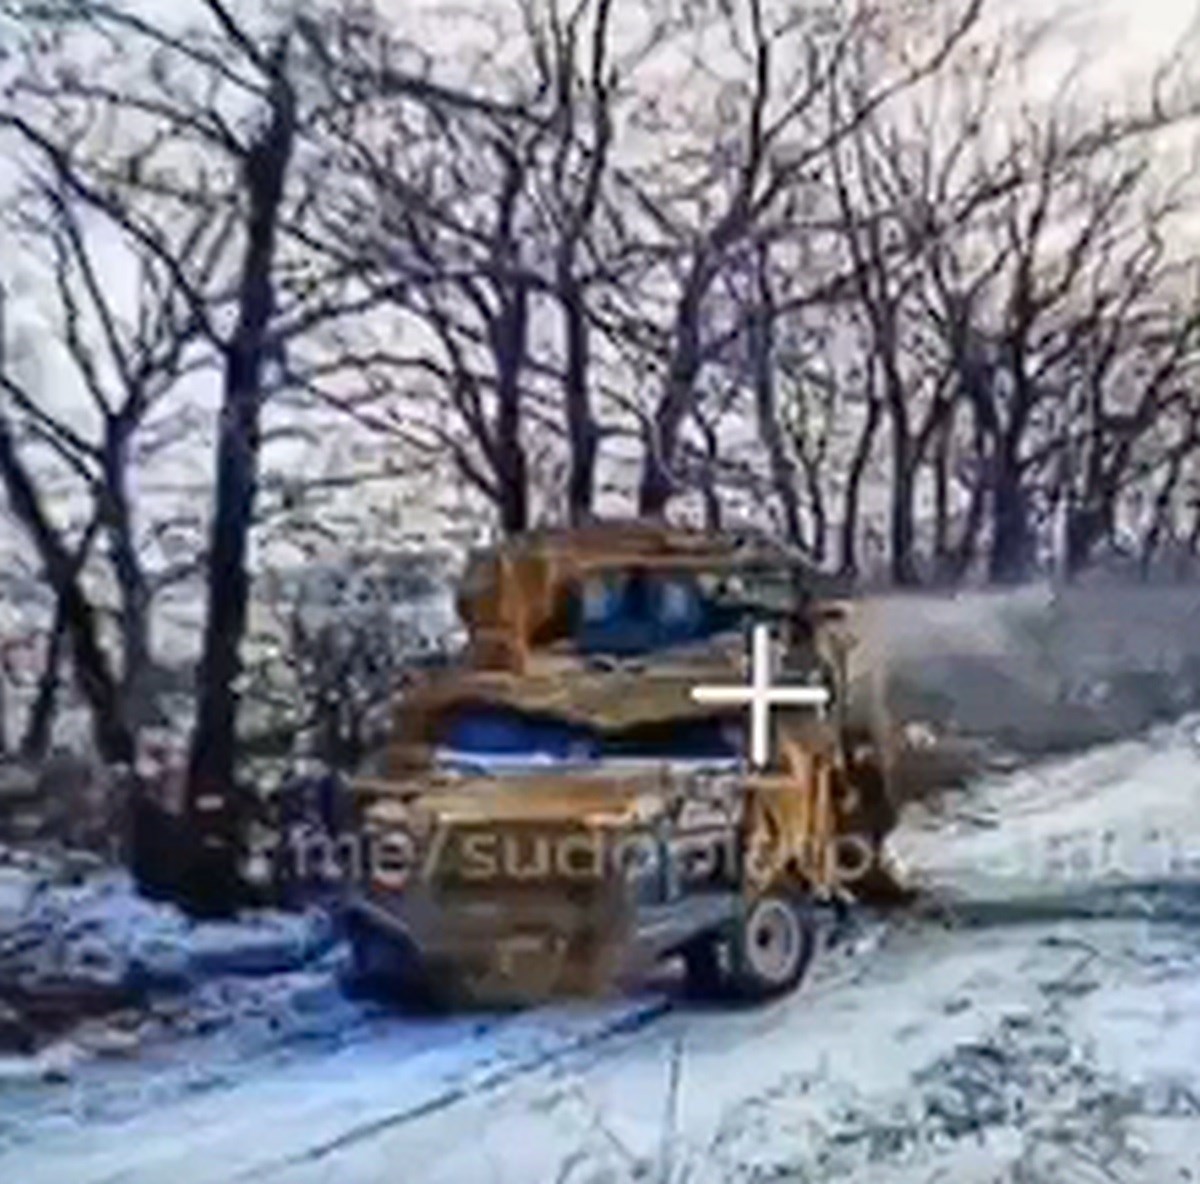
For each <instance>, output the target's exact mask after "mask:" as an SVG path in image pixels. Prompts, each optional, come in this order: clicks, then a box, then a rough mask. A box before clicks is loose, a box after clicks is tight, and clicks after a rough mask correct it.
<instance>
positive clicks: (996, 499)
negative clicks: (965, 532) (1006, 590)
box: [988, 446, 1032, 584]
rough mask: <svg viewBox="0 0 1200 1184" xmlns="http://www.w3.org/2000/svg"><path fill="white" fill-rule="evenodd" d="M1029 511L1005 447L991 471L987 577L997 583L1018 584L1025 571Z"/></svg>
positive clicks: (1014, 461)
mask: <svg viewBox="0 0 1200 1184" xmlns="http://www.w3.org/2000/svg"><path fill="white" fill-rule="evenodd" d="M1030 544H1031V540H1030V534H1029V514H1028V505H1027V501H1026V496H1025V490H1024V488H1023V487H1022V484H1021V478H1020V474H1019V472H1018V471H1017V464H1016V458H1015V457H1014V456H1013V455H1012V450H1011V449H1010V448H1009V447H1007V446H1005V447H1003V448H1001V449H1000V450H999V451H998V453H997V455H996V457H995V458H994V464H993V473H992V547H991V554H990V556H989V561H988V576H989V578H990V579H991V580H992V581H993V582H994V583H998V584H1014V583H1019V582H1020V581H1021V580H1023V579H1024V578H1025V577H1026V576H1027V575H1028V574H1029V567H1030V560H1031V558H1032V557H1031V555H1030Z"/></svg>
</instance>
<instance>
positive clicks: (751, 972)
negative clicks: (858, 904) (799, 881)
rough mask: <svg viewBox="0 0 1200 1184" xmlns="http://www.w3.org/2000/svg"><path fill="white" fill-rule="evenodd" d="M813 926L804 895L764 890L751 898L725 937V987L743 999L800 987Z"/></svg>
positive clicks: (811, 944) (809, 955)
mask: <svg viewBox="0 0 1200 1184" xmlns="http://www.w3.org/2000/svg"><path fill="white" fill-rule="evenodd" d="M815 947H816V929H815V925H814V923H813V917H812V914H811V911H810V910H809V908H808V907H807V905H806V903H805V901H804V900H803V898H798V897H796V896H793V895H791V894H789V893H784V892H768V893H766V894H764V895H763V896H760V897H758V898H757V899H756V900H753V901H751V902H750V903H749V904H748V905H747V906H746V910H745V912H744V914H743V915H742V917H741V918H740V919H739V921H738V924H737V925H736V926H735V927H734V931H733V936H732V938H731V940H730V963H731V967H730V969H731V973H730V986H731V988H732V990H733V992H734V993H735V994H736V995H737V996H738V997H739V998H742V999H750V1000H761V999H773V998H776V997H778V996H780V995H786V994H787V993H788V992H790V991H793V990H795V989H796V987H797V986H799V984H800V981H801V979H803V978H804V975H805V973H806V972H807V970H808V967H809V963H810V962H811V961H812V956H813V951H814V949H815Z"/></svg>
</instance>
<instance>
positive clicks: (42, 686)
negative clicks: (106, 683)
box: [20, 599, 67, 764]
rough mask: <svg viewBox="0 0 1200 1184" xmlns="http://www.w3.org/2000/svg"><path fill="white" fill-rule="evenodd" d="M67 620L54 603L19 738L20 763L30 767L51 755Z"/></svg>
mask: <svg viewBox="0 0 1200 1184" xmlns="http://www.w3.org/2000/svg"><path fill="white" fill-rule="evenodd" d="M66 632H67V620H66V614H65V613H64V611H63V602H62V600H61V599H56V600H55V603H54V623H53V625H52V626H51V628H50V638H49V641H48V642H47V645H46V662H45V665H44V666H43V667H42V673H41V674H40V675H39V676H38V686H37V694H36V695H35V696H34V700H33V706H32V707H30V709H29V717H28V719H27V720H26V721H25V732H24V734H23V735H22V737H21V747H20V752H21V759H22V760H24V761H28V762H30V763H31V764H36V763H37V762H39V761H41V760H42V759H43V758H44V757H45V755H46V753H47V752H49V751H50V737H51V734H52V733H53V730H54V717H55V714H56V713H57V710H58V688H59V669H60V667H61V665H62V649H63V643H64V641H65V640H66Z"/></svg>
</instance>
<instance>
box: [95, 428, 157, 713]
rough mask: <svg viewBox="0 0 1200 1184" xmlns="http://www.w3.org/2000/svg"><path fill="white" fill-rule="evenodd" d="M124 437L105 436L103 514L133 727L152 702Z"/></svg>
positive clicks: (145, 599)
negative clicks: (117, 594) (117, 600)
mask: <svg viewBox="0 0 1200 1184" xmlns="http://www.w3.org/2000/svg"><path fill="white" fill-rule="evenodd" d="M126 462H127V441H126V439H125V438H124V436H123V435H122V434H121V433H120V431H119V429H117V430H114V431H112V432H110V434H109V437H108V439H107V440H106V442H105V452H104V489H103V492H102V494H101V497H102V499H103V500H102V511H101V518H102V521H103V523H104V529H105V532H106V533H107V535H108V542H109V551H110V555H111V559H112V566H113V572H114V574H115V575H116V579H117V586H118V588H119V591H120V597H121V606H120V613H119V616H120V627H121V645H122V650H123V654H124V669H123V672H122V687H121V693H122V697H123V698H124V701H125V710H126V715H127V717H128V719H129V724H130V727H131V728H132V729H134V731H135V732H136V731H137V729H138V728H140V727H141V726H142V725H144V724H145V723H147V722H148V719H149V711H150V703H149V690H148V686H147V679H148V676H149V673H150V589H149V586H148V585H147V583H146V576H145V572H144V571H143V570H142V563H141V559H140V558H139V556H138V553H137V544H136V542H135V539H134V526H133V513H132V508H131V506H130V503H129V495H128V490H127V488H126V471H127V470H126Z"/></svg>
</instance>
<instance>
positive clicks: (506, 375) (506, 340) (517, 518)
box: [493, 283, 529, 534]
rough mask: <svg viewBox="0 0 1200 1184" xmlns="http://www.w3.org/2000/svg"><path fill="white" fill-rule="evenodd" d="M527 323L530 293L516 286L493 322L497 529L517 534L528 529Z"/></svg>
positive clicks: (520, 284)
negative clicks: (523, 406)
mask: <svg viewBox="0 0 1200 1184" xmlns="http://www.w3.org/2000/svg"><path fill="white" fill-rule="evenodd" d="M528 323H529V293H528V290H527V289H526V287H525V285H524V284H523V283H518V284H517V285H516V286H515V289H514V291H513V293H512V295H511V296H510V297H508V298H507V300H506V305H505V309H504V313H503V315H502V316H501V317H500V318H499V319H498V321H497V322H496V328H495V330H494V332H495V338H494V340H493V350H494V353H495V357H496V378H497V382H496V398H497V401H498V407H497V412H496V484H497V492H498V497H499V510H500V527H501V529H502V530H503V531H504V533H505V534H519V533H520V532H521V531H523V530H525V529H527V528H528V526H529V471H528V465H527V464H526V460H525V446H524V443H523V441H522V440H521V367H522V364H523V362H524V359H525V337H526V333H527V330H528Z"/></svg>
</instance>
